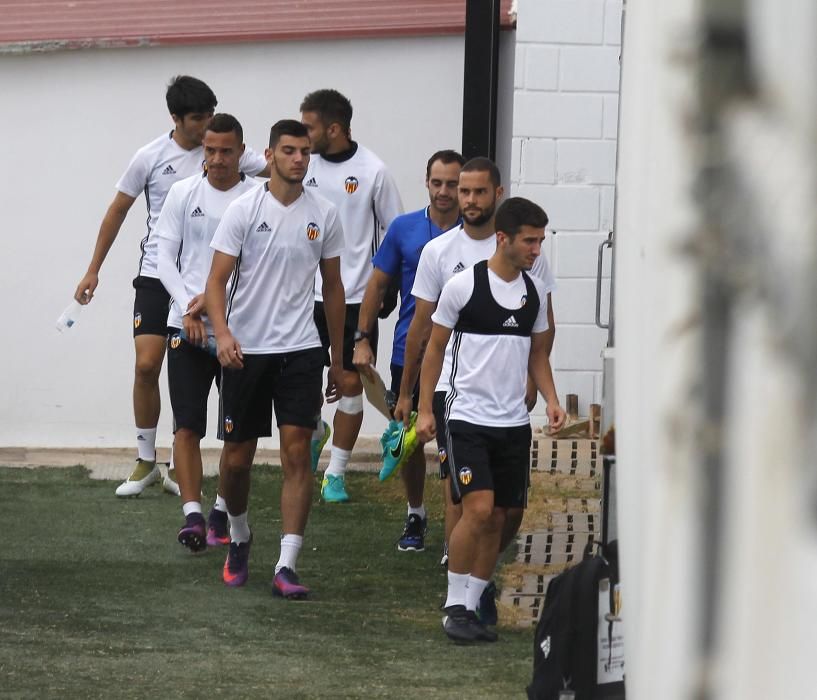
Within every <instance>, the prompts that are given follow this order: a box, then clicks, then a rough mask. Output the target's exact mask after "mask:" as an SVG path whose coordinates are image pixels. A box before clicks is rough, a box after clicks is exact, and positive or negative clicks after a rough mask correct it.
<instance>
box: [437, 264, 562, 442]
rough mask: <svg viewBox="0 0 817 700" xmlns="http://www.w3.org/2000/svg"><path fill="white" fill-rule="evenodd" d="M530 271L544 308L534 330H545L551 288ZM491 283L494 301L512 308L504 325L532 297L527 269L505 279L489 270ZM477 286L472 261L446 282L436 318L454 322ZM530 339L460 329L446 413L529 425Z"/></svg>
mask: <svg viewBox="0 0 817 700" xmlns="http://www.w3.org/2000/svg"><path fill="white" fill-rule="evenodd" d="M529 277H530V279H531V282H532V283H533V286H534V287H535V289H536V293H537V294H538V296H539V311H538V313H537V314H536V318H535V320H534V321H533V329H532V332H533V333H543V332H544V331H546V330H547V329H548V320H547V288H546V286H545V283H544V282H543V281H542V280H541V279H539V278H537V277H535V276H534V275H529ZM488 286H489V288H490V293H491V296H492V297H493V298H494V301H495V302H496V303H497V304H499V306H501V307H503V312H504V311H507V318H506V319H505V321H504V324H503V325H506V326H512V325H515V324H516V319H515V318H514V311H517V310H519V309H521V308H522V307H524V306H525V305H526V304H527V303H528V294H527V291H528V290H527V286H526V285H525V280H524V279H523V277H522V275H521V274H520V275H519V276H517V278H516V279H515V280H513V281H512V282H506V281H505V280H503V279H502V278H501V277H499V276H498V275H496V274H494V273H493V272H492V271H491V270H488ZM473 292H474V268H473V267H469V268H467V269H466V270H465V271H463V273H462V274H461V275H456V276H454V277H452V278H451V279H450V280H449V281H448V282H447V283H446V285H445V287H443V290H442V294H441V295H440V300H439V302H438V304H437V309H436V311H435V312H434V314H433V315H432V316H431V320H432V321H433V322H434V323H436V324H438V325H440V326H444V327H446V328H454V327H455V326H456V325H457V321H458V320H459V319H460V312H461V311H462V309H463V308H464V307H465V305H466V304H467V303H468V301H469V299H470V298H471V295H472V294H473ZM480 308H482V307H480ZM517 316H518V314H517ZM530 345H531V340H530V336H529V335H528V336H520V335H503V334H501V333H497V334H492V333H469V332H466V331H457V330H455V331H454V333H453V334H452V342H451V343H450V344H449V347H450V348H451V354H452V358H453V359H452V363H451V366H450V368H449V377H448V378H447V384H448V387H449V388H448V392H447V394H446V419H447V420H464V421H468V422H469V423H474V424H476V425H487V426H494V427H509V426H517V425H527V424H528V423H529V422H530V419H529V418H528V409H527V407H526V406H525V389H526V384H527V376H528V357H529V355H530ZM446 354H448V350H447V351H446ZM438 388H439V387H438Z"/></svg>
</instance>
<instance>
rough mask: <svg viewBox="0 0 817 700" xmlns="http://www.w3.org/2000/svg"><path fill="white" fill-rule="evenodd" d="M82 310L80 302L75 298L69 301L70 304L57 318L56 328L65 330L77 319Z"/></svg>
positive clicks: (61, 330)
mask: <svg viewBox="0 0 817 700" xmlns="http://www.w3.org/2000/svg"><path fill="white" fill-rule="evenodd" d="M81 312H82V304H80V303H79V302H78V301H77V300H76V299H75V300H74V301H72V302H71V304H70V306H69V307H68V308H67V309H66V310H65V311H63V312H62V314H61V315H60V317H59V318H58V319H57V330H58V331H59V332H60V333H62V332H63V331H65V330H67V329H68V328H70V327H71V326H73V325H74V324H75V323H76V322H77V321H78V320H79V315H80V313H81Z"/></svg>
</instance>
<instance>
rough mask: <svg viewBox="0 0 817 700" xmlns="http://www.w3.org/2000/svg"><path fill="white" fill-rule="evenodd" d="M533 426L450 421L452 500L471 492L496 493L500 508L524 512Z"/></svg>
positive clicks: (496, 501) (449, 460) (459, 498)
mask: <svg viewBox="0 0 817 700" xmlns="http://www.w3.org/2000/svg"><path fill="white" fill-rule="evenodd" d="M530 443H531V429H530V424H528V425H520V426H514V427H509V428H495V427H489V426H484V425H474V424H473V423H467V422H465V421H461V420H450V421H448V462H449V468H450V470H451V474H452V479H451V499H452V501H453V502H454V503H459V502H460V501H461V500H462V497H463V496H464V495H465V494H468V493H471V492H472V491H485V490H490V491H493V492H494V505H495V506H497V507H499V508H524V507H525V506H527V504H528V486H529V485H530Z"/></svg>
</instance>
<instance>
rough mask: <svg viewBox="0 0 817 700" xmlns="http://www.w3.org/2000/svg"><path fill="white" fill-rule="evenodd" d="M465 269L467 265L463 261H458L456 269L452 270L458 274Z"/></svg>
mask: <svg viewBox="0 0 817 700" xmlns="http://www.w3.org/2000/svg"><path fill="white" fill-rule="evenodd" d="M464 269H465V265H463V264H462V263H461V262H458V263H457V264H456V265H454V269H453V270H451V272H453V273H454V274H455V275H456V274H457V273H458V272H462V271H463V270H464Z"/></svg>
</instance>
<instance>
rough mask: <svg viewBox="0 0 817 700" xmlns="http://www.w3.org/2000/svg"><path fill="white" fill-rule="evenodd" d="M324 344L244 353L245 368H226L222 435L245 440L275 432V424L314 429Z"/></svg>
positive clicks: (223, 373)
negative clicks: (265, 353)
mask: <svg viewBox="0 0 817 700" xmlns="http://www.w3.org/2000/svg"><path fill="white" fill-rule="evenodd" d="M322 386H323V349H322V348H310V349H308V350H297V351H295V352H288V353H280V354H270V355H244V367H243V368H242V369H229V368H227V367H225V368H223V369H222V374H221V401H220V404H219V425H220V433H221V434H220V435H219V437H220V438H221V439H222V440H224V441H225V442H245V441H246V440H253V439H255V438H259V437H268V436H270V435H272V410H273V405H274V406H275V419H276V424H277V425H278V426H279V427H280V426H282V425H293V426H297V427H301V428H309V429H310V430H314V429H315V426H316V422H315V416H316V415H317V414H318V411H319V410H320V406H321V388H322Z"/></svg>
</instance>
